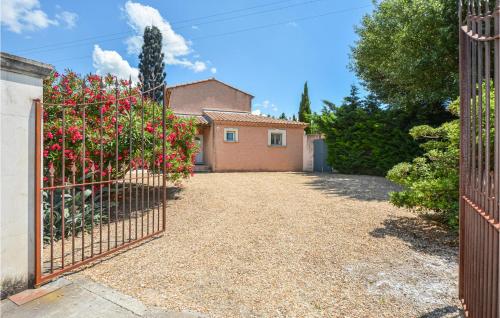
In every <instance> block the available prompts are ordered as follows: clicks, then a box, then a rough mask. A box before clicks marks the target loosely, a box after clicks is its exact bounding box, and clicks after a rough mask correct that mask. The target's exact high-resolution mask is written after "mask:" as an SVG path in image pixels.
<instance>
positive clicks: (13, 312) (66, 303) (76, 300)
mask: <svg viewBox="0 0 500 318" xmlns="http://www.w3.org/2000/svg"><path fill="white" fill-rule="evenodd" d="M42 288H43V290H41V289H42ZM34 296H37V297H34ZM17 298H18V300H19V304H20V305H18V304H16V303H15V302H14V301H12V300H10V299H5V300H2V302H1V303H0V316H1V317H2V318H32V317H44V318H45V317H47V318H62V317H64V318H87V317H96V318H100V317H106V318H107V317H110V318H114V317H120V318H129V317H144V318H205V317H207V316H206V315H203V314H201V313H197V312H192V311H183V312H173V311H166V310H163V309H161V308H157V307H152V308H148V307H147V306H145V305H144V304H143V303H142V302H141V301H139V300H137V299H135V298H133V297H130V296H127V295H124V294H122V293H120V292H118V291H116V290H114V289H112V288H109V287H107V286H104V285H101V284H99V283H96V282H94V281H92V280H90V279H84V278H82V279H76V280H72V281H69V280H67V279H65V278H60V279H58V280H56V281H54V282H52V283H49V284H47V285H45V286H43V287H41V288H39V289H36V290H34V291H30V292H25V293H24V294H23V295H20V296H18V297H17ZM14 299H16V298H15V297H14Z"/></svg>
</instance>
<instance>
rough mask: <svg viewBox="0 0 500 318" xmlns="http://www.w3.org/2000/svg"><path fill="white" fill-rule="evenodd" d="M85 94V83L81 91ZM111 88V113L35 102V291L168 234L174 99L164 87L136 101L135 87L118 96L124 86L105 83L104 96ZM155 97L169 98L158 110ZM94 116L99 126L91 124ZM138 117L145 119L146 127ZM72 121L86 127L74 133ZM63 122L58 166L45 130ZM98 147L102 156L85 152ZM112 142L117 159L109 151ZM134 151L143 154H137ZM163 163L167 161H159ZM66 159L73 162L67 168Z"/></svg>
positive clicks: (100, 105)
mask: <svg viewBox="0 0 500 318" xmlns="http://www.w3.org/2000/svg"><path fill="white" fill-rule="evenodd" d="M85 88H86V87H85V81H83V85H82V92H85ZM110 89H111V90H113V89H114V92H115V99H114V103H113V104H112V105H106V106H105V102H104V101H98V102H92V103H86V100H85V98H84V97H83V98H82V103H81V104H77V105H66V104H65V103H64V102H63V103H62V104H48V103H42V102H41V101H39V100H38V101H35V106H36V120H35V125H36V140H35V146H36V151H35V154H36V160H35V174H36V180H35V206H36V211H35V226H36V230H35V262H36V264H35V285H36V286H39V285H41V284H43V283H44V282H47V281H50V280H51V279H53V278H56V277H58V276H60V275H61V274H63V273H65V272H68V271H71V270H73V269H75V268H77V267H79V266H82V265H85V264H88V263H90V262H92V261H95V260H96V259H98V258H102V257H104V256H106V255H109V254H111V253H114V252H116V251H118V250H121V249H124V248H127V247H130V246H131V245H133V244H136V243H139V242H141V241H144V240H146V239H149V238H151V237H153V236H156V235H158V234H160V233H162V232H164V231H165V225H166V222H165V221H166V200H167V191H166V190H167V187H166V182H167V180H166V173H164V172H166V171H167V169H166V160H165V154H166V145H165V142H164V141H165V140H166V120H165V116H166V109H167V107H168V96H169V92H167V90H166V89H165V85H161V86H159V87H157V88H154V89H152V90H149V91H147V92H139V93H138V95H132V88H131V83H130V81H129V82H128V89H127V90H125V92H124V91H123V90H122V91H120V88H119V85H118V81H115V85H114V87H111V88H110V87H104V85H103V83H102V80H101V83H100V90H101V92H105V91H106V90H108V91H109V90H110ZM157 90H162V91H163V101H162V103H161V104H160V105H158V103H152V102H151V96H157V94H156V93H155V91H157ZM123 94H125V97H123V96H121V95H123ZM82 96H85V94H82ZM134 101H135V102H134ZM124 105H128V106H124ZM157 105H158V106H157ZM127 107H128V109H127ZM157 108H161V110H159V109H157ZM133 112H135V113H136V116H135V117H133V115H132V114H133ZM97 113H98V115H96V114H97ZM90 114H92V116H93V117H91V119H92V121H93V122H92V123H90V124H89V115H90ZM104 114H106V117H105V116H104ZM137 114H140V123H139V122H137V121H138V119H137ZM69 116H71V118H72V120H73V121H75V120H76V121H77V122H78V123H80V122H81V125H79V126H78V127H77V126H70V127H68V117H69ZM109 116H111V117H109ZM113 116H114V117H113ZM146 116H147V117H148V118H149V119H151V122H149V123H148V127H145V117H146ZM110 118H111V119H112V120H114V127H113V128H114V130H113V129H112V131H104V129H105V127H104V126H105V122H106V120H108V121H109V120H110ZM57 121H60V124H61V128H60V129H59V130H58V136H57V138H59V139H58V145H59V146H58V147H55V148H54V149H55V150H56V151H58V153H59V151H60V154H61V155H60V157H57V158H58V159H60V162H61V164H60V167H56V166H55V165H54V164H53V162H51V161H49V160H44V159H43V158H44V154H45V153H44V149H45V148H46V145H44V137H43V136H44V126H45V125H47V124H48V123H54V122H57ZM88 125H90V126H88ZM125 125H128V134H126V133H122V130H123V129H124V127H125ZM134 125H139V126H140V130H141V133H140V136H134V135H133V134H132V127H133V126H134ZM149 125H150V126H149ZM75 127H77V128H75ZM146 128H148V129H149V130H148V133H147V134H145V129H146ZM126 129H127V128H125V130H126ZM75 130H78V131H77V132H75ZM97 131H98V134H97V136H96V134H95V133H96V132H97ZM92 133H94V134H92ZM71 134H73V135H72V136H73V137H71V136H70V135H71ZM75 134H76V136H77V141H78V140H81V148H79V149H76V148H75V147H74V144H75V139H74V138H75V137H74V136H75ZM109 136H113V137H112V138H109ZM71 138H73V139H72V140H71ZM137 138H140V140H139V141H138V140H137ZM71 142H72V143H73V149H68V148H72V147H71ZM92 143H93V144H94V145H97V147H96V149H98V150H94V153H89V151H90V149H87V148H86V146H87V145H91V144H92ZM113 143H114V154H113V156H112V157H111V155H110V154H109V153H105V151H104V148H105V147H107V146H108V145H109V144H113ZM134 144H135V145H136V146H137V145H139V144H140V147H136V148H137V149H134ZM68 151H69V152H68ZM75 152H78V153H75ZM150 152H152V156H149V155H148V157H145V153H150ZM67 154H71V156H67ZM134 154H135V155H134ZM127 155H128V157H127ZM158 156H161V158H162V159H161V160H157V158H158ZM66 157H68V159H69V161H71V162H69V163H68V160H67V158H66ZM75 158H78V159H79V160H78V159H75ZM106 164H107V165H106ZM78 165H79V167H78ZM134 174H135V175H134Z"/></svg>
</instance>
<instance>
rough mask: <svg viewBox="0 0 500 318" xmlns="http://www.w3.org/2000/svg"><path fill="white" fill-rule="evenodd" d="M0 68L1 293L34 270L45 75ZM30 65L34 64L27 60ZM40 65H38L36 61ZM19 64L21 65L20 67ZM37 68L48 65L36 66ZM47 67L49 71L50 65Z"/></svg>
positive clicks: (15, 287) (27, 278)
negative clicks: (38, 103)
mask: <svg viewBox="0 0 500 318" xmlns="http://www.w3.org/2000/svg"><path fill="white" fill-rule="evenodd" d="M33 62H34V61H33ZM12 63H17V62H16V61H15V60H14V61H10V64H7V65H6V64H5V63H4V56H3V55H2V69H1V70H0V275H1V283H2V294H3V296H5V293H6V292H9V293H11V292H14V291H18V290H20V289H23V288H26V287H28V285H29V282H30V281H31V280H32V278H33V275H34V268H35V265H34V264H35V263H34V259H35V257H34V232H35V224H34V219H35V218H34V215H35V213H34V192H35V191H34V187H35V185H34V179H35V176H34V168H35V163H34V162H35V161H34V160H35V105H34V101H33V100H34V99H41V98H42V96H43V84H42V81H43V79H42V77H43V76H44V75H42V74H34V73H32V72H31V71H30V67H28V68H27V69H26V70H25V71H26V72H25V74H22V72H23V67H24V66H25V65H24V64H23V63H27V61H26V60H24V61H22V62H20V63H18V64H16V65H15V66H13V68H14V69H13V68H11V66H12ZM27 66H29V64H27ZM37 67H39V66H37ZM15 68H20V70H16V69H15ZM31 70H32V71H35V72H37V73H40V72H43V68H42V69H41V70H40V69H37V68H35V69H31ZM47 71H48V70H47Z"/></svg>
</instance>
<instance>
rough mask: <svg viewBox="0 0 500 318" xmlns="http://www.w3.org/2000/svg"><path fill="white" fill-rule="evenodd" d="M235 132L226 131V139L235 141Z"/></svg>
mask: <svg viewBox="0 0 500 318" xmlns="http://www.w3.org/2000/svg"><path fill="white" fill-rule="evenodd" d="M235 140H236V138H235V133H234V131H227V132H226V141H235Z"/></svg>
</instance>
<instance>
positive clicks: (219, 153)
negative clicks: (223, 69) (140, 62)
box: [169, 78, 307, 171]
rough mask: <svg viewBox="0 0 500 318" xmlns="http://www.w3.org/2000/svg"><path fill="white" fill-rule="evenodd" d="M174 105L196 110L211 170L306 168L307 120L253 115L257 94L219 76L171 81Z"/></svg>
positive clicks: (204, 160) (202, 163)
mask: <svg viewBox="0 0 500 318" xmlns="http://www.w3.org/2000/svg"><path fill="white" fill-rule="evenodd" d="M169 89H170V90H171V96H170V107H171V108H172V109H173V111H174V112H175V113H176V114H177V115H178V116H194V117H195V118H196V121H197V124H198V131H199V134H198V135H197V136H196V140H197V142H198V145H199V147H200V152H199V153H198V155H197V157H196V164H197V165H199V167H204V168H206V169H208V170H211V171H302V169H303V142H304V128H305V127H306V126H307V124H305V123H301V122H296V121H288V120H279V119H273V118H269V117H264V116H257V115H252V113H251V110H252V99H253V96H252V95H250V94H248V93H246V92H244V91H241V90H239V89H237V88H235V87H233V86H231V85H228V84H226V83H223V82H221V81H219V80H216V79H215V78H210V79H206V80H202V81H197V82H191V83H185V84H179V85H173V86H170V87H169Z"/></svg>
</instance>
